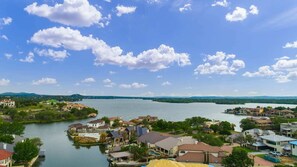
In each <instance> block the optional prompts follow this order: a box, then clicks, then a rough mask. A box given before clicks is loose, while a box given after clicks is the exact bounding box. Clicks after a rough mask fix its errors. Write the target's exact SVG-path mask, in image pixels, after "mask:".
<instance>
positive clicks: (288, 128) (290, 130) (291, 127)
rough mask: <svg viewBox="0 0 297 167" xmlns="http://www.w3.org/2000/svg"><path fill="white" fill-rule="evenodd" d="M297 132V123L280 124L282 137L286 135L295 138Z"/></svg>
mask: <svg viewBox="0 0 297 167" xmlns="http://www.w3.org/2000/svg"><path fill="white" fill-rule="evenodd" d="M296 131H297V122H292V123H281V124H280V133H281V134H282V135H285V136H287V137H293V135H294V133H295V132H296Z"/></svg>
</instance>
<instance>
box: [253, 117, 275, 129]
mask: <svg viewBox="0 0 297 167" xmlns="http://www.w3.org/2000/svg"><path fill="white" fill-rule="evenodd" d="M248 119H250V120H251V121H253V122H254V123H255V124H256V125H257V127H259V128H260V129H271V126H272V121H271V119H270V118H268V117H249V118H248Z"/></svg>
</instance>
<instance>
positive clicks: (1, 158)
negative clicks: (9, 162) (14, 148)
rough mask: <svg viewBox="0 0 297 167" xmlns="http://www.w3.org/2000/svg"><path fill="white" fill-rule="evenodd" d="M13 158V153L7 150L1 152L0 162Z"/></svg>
mask: <svg viewBox="0 0 297 167" xmlns="http://www.w3.org/2000/svg"><path fill="white" fill-rule="evenodd" d="M11 156H12V153H11V152H8V151H6V150H0V160H4V159H7V158H9V157H11Z"/></svg>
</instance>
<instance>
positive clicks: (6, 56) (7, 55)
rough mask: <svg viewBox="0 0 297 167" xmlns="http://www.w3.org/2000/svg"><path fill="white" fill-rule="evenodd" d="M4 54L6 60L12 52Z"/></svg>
mask: <svg viewBox="0 0 297 167" xmlns="http://www.w3.org/2000/svg"><path fill="white" fill-rule="evenodd" d="M4 56H5V58H6V59H7V60H9V59H11V58H12V54H10V53H5V54H4Z"/></svg>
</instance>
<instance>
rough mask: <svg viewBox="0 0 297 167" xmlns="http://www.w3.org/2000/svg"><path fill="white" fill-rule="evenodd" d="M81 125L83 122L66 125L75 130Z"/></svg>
mask: <svg viewBox="0 0 297 167" xmlns="http://www.w3.org/2000/svg"><path fill="white" fill-rule="evenodd" d="M82 126H83V124H81V123H77V124H71V125H69V126H68V129H69V130H73V131H76V130H77V129H78V128H81V127H82Z"/></svg>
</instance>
